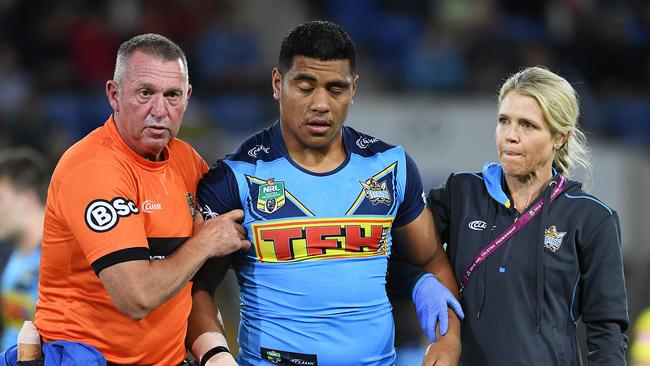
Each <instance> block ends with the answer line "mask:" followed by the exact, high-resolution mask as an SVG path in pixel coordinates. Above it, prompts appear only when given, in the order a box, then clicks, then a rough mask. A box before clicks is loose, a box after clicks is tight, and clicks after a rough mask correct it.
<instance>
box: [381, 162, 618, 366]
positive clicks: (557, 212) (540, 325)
mask: <svg viewBox="0 0 650 366" xmlns="http://www.w3.org/2000/svg"><path fill="white" fill-rule="evenodd" d="M501 175H502V172H501V167H500V166H498V165H496V164H492V165H490V166H487V165H486V168H485V169H484V170H483V172H482V173H460V174H452V175H451V176H450V177H449V179H448V180H447V183H446V184H445V185H444V186H443V187H441V188H438V189H433V190H431V191H430V192H429V194H428V197H427V198H428V203H429V207H430V208H431V210H432V211H433V213H434V216H435V218H436V224H437V227H438V230H439V232H440V235H441V239H442V241H443V242H444V243H447V254H448V256H449V259H450V261H451V264H452V267H453V268H454V272H455V275H456V278H458V279H460V278H461V277H462V275H463V273H465V271H466V270H467V267H468V266H469V265H470V264H471V262H472V261H473V259H474V257H475V256H476V255H477V254H478V253H479V252H480V251H481V250H482V249H483V248H484V247H485V246H486V245H487V244H488V243H489V242H490V241H492V240H494V239H495V238H496V237H497V236H498V235H499V234H501V233H502V232H503V231H504V230H505V229H506V228H507V227H508V226H510V225H511V224H512V223H513V221H514V220H515V218H517V217H518V216H519V213H518V212H517V211H516V210H515V209H514V208H513V207H510V203H509V195H508V193H507V192H504V191H503V189H502V187H505V183H504V180H503V178H502V177H501ZM558 178H559V175H556V176H555V177H554V180H555V181H557V180H558ZM551 190H552V188H550V187H547V189H546V191H545V192H544V193H543V194H542V195H541V196H540V197H538V198H537V199H535V200H533V202H532V203H531V206H532V205H533V204H534V203H536V202H537V200H538V199H543V200H544V202H545V204H544V206H543V208H542V211H541V212H540V213H539V214H538V215H537V216H536V217H534V218H533V219H532V220H531V221H530V222H529V223H528V224H527V225H526V226H524V227H523V228H522V229H521V230H520V231H519V232H518V233H516V234H515V235H514V236H513V237H512V238H511V239H510V240H509V241H508V242H506V243H505V244H504V245H503V246H502V247H501V248H499V249H498V250H496V251H495V252H494V253H493V254H492V255H491V256H490V257H488V259H487V260H486V261H485V262H484V263H483V264H481V265H480V267H478V269H477V270H476V271H475V272H474V274H473V275H472V277H471V278H470V281H469V284H468V285H467V287H466V288H465V289H464V291H463V295H462V305H463V310H464V311H465V320H464V322H463V325H462V333H461V340H462V346H463V353H462V356H461V364H462V365H464V366H467V365H471V366H474V365H480V366H488V365H494V366H506V365H544V366H549V365H580V364H581V363H582V362H581V359H580V352H579V349H578V343H577V341H576V337H575V329H576V323H577V319H579V318H580V317H582V321H583V322H584V323H585V324H586V326H587V343H588V347H589V353H588V358H589V360H588V361H589V362H588V364H589V365H608V366H611V365H625V357H624V354H625V349H626V348H627V338H626V337H625V335H623V332H624V331H625V329H626V328H627V326H628V314H627V296H626V292H625V283H624V278H623V263H622V257H621V248H620V231H619V222H618V215H617V214H616V212H615V211H613V210H612V209H610V208H608V207H607V206H605V205H604V204H603V203H602V202H600V201H599V200H598V199H596V198H595V197H593V196H591V195H588V194H586V193H585V192H583V191H582V190H581V189H580V184H579V183H577V182H573V181H568V182H567V184H566V185H565V186H564V189H563V192H562V193H561V194H560V195H559V196H558V197H557V199H556V200H555V201H554V202H552V203H550V204H549V203H548V202H549V201H550V192H551ZM524 212H525V211H524ZM403 267H404V265H402V264H396V263H392V264H391V266H390V271H391V273H390V275H389V281H391V282H392V283H393V284H394V283H396V282H401V284H402V285H403V284H405V283H408V284H412V283H414V279H416V278H417V277H419V275H417V274H415V272H414V271H413V270H412V269H410V270H406V269H404V268H403ZM391 277H392V279H391ZM400 277H401V278H400ZM405 277H408V278H405ZM395 280H397V281H395Z"/></svg>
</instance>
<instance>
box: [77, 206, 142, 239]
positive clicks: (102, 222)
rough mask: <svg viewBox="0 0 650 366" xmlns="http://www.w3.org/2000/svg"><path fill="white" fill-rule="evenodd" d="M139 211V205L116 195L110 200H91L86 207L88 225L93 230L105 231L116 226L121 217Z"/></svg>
mask: <svg viewBox="0 0 650 366" xmlns="http://www.w3.org/2000/svg"><path fill="white" fill-rule="evenodd" d="M138 213H139V211H138V206H137V205H136V204H135V203H134V202H133V201H131V200H127V199H126V198H122V197H115V198H113V199H112V200H111V201H110V202H109V201H107V200H102V199H98V200H94V201H92V202H90V203H89V204H88V206H87V207H86V215H85V218H86V225H88V227H89V228H90V229H91V230H92V231H96V232H99V233H103V232H105V231H108V230H110V229H112V228H114V227H115V225H117V223H118V222H119V221H120V217H127V216H130V215H131V214H133V215H137V214H138Z"/></svg>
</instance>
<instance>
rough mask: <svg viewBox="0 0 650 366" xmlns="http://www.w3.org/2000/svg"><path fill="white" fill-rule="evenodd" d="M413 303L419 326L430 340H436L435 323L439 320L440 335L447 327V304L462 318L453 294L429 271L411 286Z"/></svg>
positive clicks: (460, 309) (462, 315)
mask: <svg viewBox="0 0 650 366" xmlns="http://www.w3.org/2000/svg"><path fill="white" fill-rule="evenodd" d="M413 303H414V304H415V310H416V312H417V313H418V319H419V320H420V327H421V328H422V330H423V331H424V333H426V335H427V337H429V340H430V341H431V342H435V341H436V324H438V321H440V335H445V334H446V333H447V329H448V328H449V314H448V312H447V306H449V307H451V309H452V310H453V311H454V313H456V315H457V316H458V317H459V318H460V319H463V318H464V317H465V314H463V309H462V308H461V306H460V303H459V302H458V301H457V300H456V298H455V297H454V295H452V294H451V292H449V290H448V289H447V288H446V287H445V286H444V285H443V284H442V283H440V282H438V280H437V279H436V278H435V277H434V276H433V275H432V274H430V273H427V274H425V275H424V276H422V277H420V279H419V280H418V282H417V283H416V284H415V286H414V287H413Z"/></svg>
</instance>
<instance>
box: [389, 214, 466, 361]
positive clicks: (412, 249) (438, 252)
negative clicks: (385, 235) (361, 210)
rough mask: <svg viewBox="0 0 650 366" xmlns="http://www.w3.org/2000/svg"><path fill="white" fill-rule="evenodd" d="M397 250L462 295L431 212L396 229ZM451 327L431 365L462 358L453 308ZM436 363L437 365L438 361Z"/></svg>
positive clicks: (436, 346) (440, 340)
mask: <svg viewBox="0 0 650 366" xmlns="http://www.w3.org/2000/svg"><path fill="white" fill-rule="evenodd" d="M393 248H394V251H395V255H396V257H397V258H399V259H400V260H402V261H404V262H406V263H410V264H412V265H414V266H417V267H420V268H422V269H424V270H425V271H427V272H428V273H431V274H432V275H433V276H434V277H435V279H437V280H438V281H439V282H440V283H442V284H443V285H444V286H445V287H446V288H447V289H449V290H450V291H451V292H452V294H453V295H454V296H456V297H457V296H458V285H457V282H456V278H455V277H454V274H453V271H452V269H451V265H450V264H449V261H448V259H447V255H446V254H445V252H444V250H443V249H442V245H441V243H440V239H439V238H438V235H437V232H436V229H435V225H434V221H433V216H432V215H431V211H429V210H427V209H424V210H422V212H421V214H420V215H419V216H418V217H417V218H416V219H415V220H413V221H411V222H410V223H408V224H406V225H404V226H402V227H398V228H395V229H394V230H393ZM447 314H448V319H449V320H448V321H449V328H448V332H447V333H446V334H445V335H444V336H441V337H440V336H439V337H437V339H438V341H437V342H436V343H434V344H432V345H431V346H430V347H429V349H428V351H427V356H426V358H425V361H428V362H429V363H425V364H431V365H455V364H456V363H457V362H458V359H459V357H460V321H459V319H458V317H457V316H456V314H455V313H454V311H453V310H452V309H449V310H448V313H447ZM434 361H435V362H434Z"/></svg>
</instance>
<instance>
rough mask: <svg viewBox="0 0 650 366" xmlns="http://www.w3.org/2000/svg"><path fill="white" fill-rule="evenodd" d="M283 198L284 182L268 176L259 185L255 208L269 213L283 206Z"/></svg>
mask: <svg viewBox="0 0 650 366" xmlns="http://www.w3.org/2000/svg"><path fill="white" fill-rule="evenodd" d="M285 200H286V197H285V192H284V182H282V181H277V182H276V181H275V180H274V178H269V179H268V180H267V181H266V183H265V184H262V185H260V188H259V192H258V195H257V209H258V210H260V211H262V212H266V213H268V214H270V213H273V212H275V211H277V210H278V209H279V208H280V207H282V206H284V202H285Z"/></svg>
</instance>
